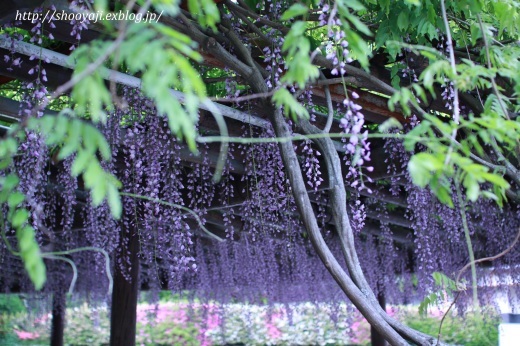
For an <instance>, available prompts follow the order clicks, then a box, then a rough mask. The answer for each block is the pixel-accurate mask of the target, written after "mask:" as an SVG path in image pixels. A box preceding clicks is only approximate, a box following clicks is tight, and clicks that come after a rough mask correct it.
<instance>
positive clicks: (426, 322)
mask: <svg viewBox="0 0 520 346" xmlns="http://www.w3.org/2000/svg"><path fill="white" fill-rule="evenodd" d="M404 322H405V323H406V324H407V325H408V326H410V327H412V328H415V329H417V330H419V331H421V332H424V333H426V334H429V335H432V336H435V337H437V336H438V334H439V325H440V317H438V316H437V317H418V316H417V315H407V316H406V317H405V320H404ZM499 323H500V318H499V316H498V315H497V314H496V313H494V312H490V311H488V310H486V311H483V312H479V313H468V314H466V315H465V316H462V317H461V316H454V315H448V316H447V317H446V318H445V320H444V322H443V324H442V334H441V341H444V342H446V343H448V344H455V345H465V346H487V345H489V346H495V345H498V324H499Z"/></svg>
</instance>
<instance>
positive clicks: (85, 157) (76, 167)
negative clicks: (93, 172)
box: [70, 150, 92, 177]
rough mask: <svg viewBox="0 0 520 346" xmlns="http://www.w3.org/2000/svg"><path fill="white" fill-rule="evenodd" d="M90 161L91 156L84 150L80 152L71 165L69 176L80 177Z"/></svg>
mask: <svg viewBox="0 0 520 346" xmlns="http://www.w3.org/2000/svg"><path fill="white" fill-rule="evenodd" d="M91 160H92V154H90V153H89V152H88V151H85V150H82V151H80V152H79V153H78V155H77V156H76V159H74V162H73V163H72V167H71V169H70V171H71V174H72V175H73V176H75V177H77V176H78V175H80V174H81V173H82V172H83V171H84V170H85V169H86V168H87V166H88V164H89V163H90V161H91Z"/></svg>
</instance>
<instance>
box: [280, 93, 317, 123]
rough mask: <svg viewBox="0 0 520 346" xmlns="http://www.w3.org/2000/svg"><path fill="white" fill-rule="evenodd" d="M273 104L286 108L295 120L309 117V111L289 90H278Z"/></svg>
mask: <svg viewBox="0 0 520 346" xmlns="http://www.w3.org/2000/svg"><path fill="white" fill-rule="evenodd" d="M273 102H274V104H275V105H276V106H278V107H284V108H285V111H286V112H287V113H288V114H289V115H290V116H291V117H292V118H293V120H297V119H298V118H299V117H303V118H306V119H307V118H308V117H309V112H308V111H307V109H306V108H305V107H304V106H303V105H302V104H301V103H299V102H298V101H297V100H296V99H295V98H294V96H293V95H292V94H291V93H290V92H289V91H288V90H287V89H278V90H277V91H276V92H275V93H274V95H273Z"/></svg>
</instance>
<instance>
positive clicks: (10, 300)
mask: <svg viewBox="0 0 520 346" xmlns="http://www.w3.org/2000/svg"><path fill="white" fill-rule="evenodd" d="M26 311H27V309H26V308H25V305H24V304H23V301H22V300H21V299H20V297H19V296H18V295H16V294H0V313H5V314H16V313H19V312H26Z"/></svg>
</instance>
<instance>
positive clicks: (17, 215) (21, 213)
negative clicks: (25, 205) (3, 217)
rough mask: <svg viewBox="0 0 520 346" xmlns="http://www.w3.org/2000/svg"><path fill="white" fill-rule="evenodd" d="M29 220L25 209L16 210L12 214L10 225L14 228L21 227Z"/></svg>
mask: <svg viewBox="0 0 520 346" xmlns="http://www.w3.org/2000/svg"><path fill="white" fill-rule="evenodd" d="M28 219H29V212H28V211H27V210H26V209H18V210H16V211H15V212H14V215H13V218H12V220H11V224H12V225H13V227H14V228H19V227H21V226H22V225H23V224H24V223H25V222H26V221H27V220H28Z"/></svg>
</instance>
